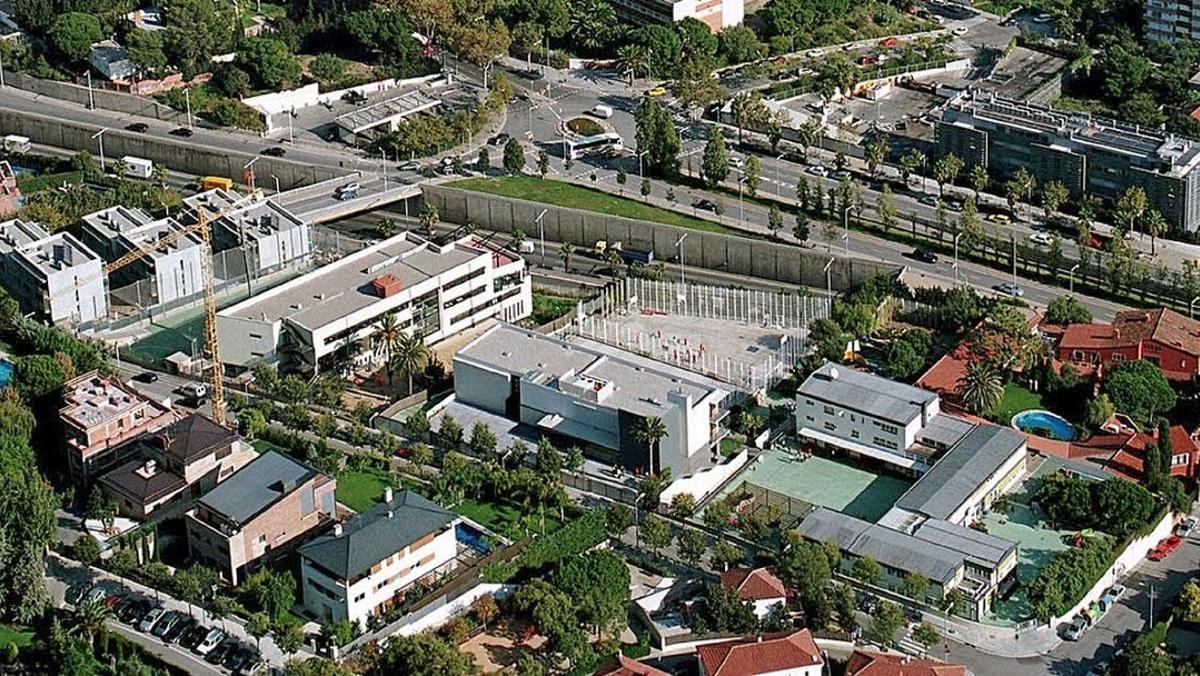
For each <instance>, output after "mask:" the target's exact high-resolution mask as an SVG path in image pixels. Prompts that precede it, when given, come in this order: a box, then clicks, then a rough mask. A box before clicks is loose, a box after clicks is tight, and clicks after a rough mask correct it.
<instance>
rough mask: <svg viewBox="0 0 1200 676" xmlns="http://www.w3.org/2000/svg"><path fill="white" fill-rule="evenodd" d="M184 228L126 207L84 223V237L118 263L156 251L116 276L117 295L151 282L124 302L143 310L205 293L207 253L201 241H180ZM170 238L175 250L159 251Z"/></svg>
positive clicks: (183, 238)
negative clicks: (161, 243)
mask: <svg viewBox="0 0 1200 676" xmlns="http://www.w3.org/2000/svg"><path fill="white" fill-rule="evenodd" d="M183 228H184V226H183V225H182V224H181V223H179V222H178V221H176V220H175V219H173V218H162V219H155V218H154V217H153V216H151V215H150V214H147V213H146V212H145V211H142V210H141V209H129V208H126V207H123V206H120V205H117V206H113V207H109V208H107V209H102V210H100V211H97V212H94V213H90V214H87V215H86V216H84V217H83V223H82V226H81V228H80V237H81V238H82V240H83V242H84V244H87V245H88V246H89V247H91V248H92V249H93V250H94V251H96V252H97V253H99V254H100V255H101V256H103V257H104V259H105V260H106V261H109V262H112V261H115V260H117V259H119V258H121V257H123V256H125V255H126V254H128V253H130V252H131V251H138V250H146V249H152V251H150V252H149V253H147V254H146V255H144V256H142V257H141V258H139V259H138V260H137V261H134V262H133V263H130V264H128V265H125V266H124V267H122V268H120V269H119V270H114V271H113V272H112V274H111V275H110V276H109V286H110V287H112V288H113V289H115V290H116V291H122V290H123V287H126V286H129V285H132V284H135V283H137V282H141V281H143V280H148V283H147V284H145V285H144V287H143V286H138V287H135V289H134V290H124V291H123V297H124V298H125V299H126V300H127V301H128V302H130V303H133V304H136V305H138V306H140V307H150V306H153V305H158V304H160V303H170V302H173V301H180V300H186V299H188V298H192V297H194V296H198V295H199V294H200V293H202V292H203V291H204V258H203V257H204V256H206V255H207V247H206V246H205V245H204V241H203V240H202V239H201V238H200V235H198V234H196V233H191V234H187V235H182V236H180V235H179V233H180V231H182V230H183ZM165 237H177V239H175V240H174V241H173V242H171V244H169V245H166V246H161V247H160V246H157V243H158V242H159V241H160V240H162V239H163V238H165Z"/></svg>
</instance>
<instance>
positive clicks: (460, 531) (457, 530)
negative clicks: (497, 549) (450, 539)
mask: <svg viewBox="0 0 1200 676" xmlns="http://www.w3.org/2000/svg"><path fill="white" fill-rule="evenodd" d="M454 537H455V538H456V539H458V541H459V542H461V543H463V544H464V545H466V546H468V547H470V548H471V549H474V550H475V551H477V552H479V553H480V554H487V553H488V552H490V551H491V550H492V545H491V544H490V543H488V541H487V540H486V539H485V536H484V534H483V533H480V532H479V531H478V530H476V529H474V528H472V527H471V526H468V525H467V524H465V523H460V524H458V525H457V526H455V527H454Z"/></svg>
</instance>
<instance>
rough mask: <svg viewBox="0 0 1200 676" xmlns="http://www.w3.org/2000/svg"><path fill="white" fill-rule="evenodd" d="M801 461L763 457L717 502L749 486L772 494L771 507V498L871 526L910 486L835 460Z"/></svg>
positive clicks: (786, 454) (783, 454)
mask: <svg viewBox="0 0 1200 676" xmlns="http://www.w3.org/2000/svg"><path fill="white" fill-rule="evenodd" d="M802 458H803V456H799V457H798V456H796V455H795V454H794V453H793V452H792V451H787V450H777V449H773V450H769V451H766V452H764V453H763V454H762V455H760V456H759V457H758V459H757V460H755V461H754V463H752V464H751V465H750V466H749V467H747V468H746V470H745V471H743V472H742V473H741V474H739V475H738V476H736V477H735V478H734V479H733V481H730V482H729V483H728V484H727V485H726V486H725V488H724V489H722V491H721V492H720V493H718V494H717V499H722V498H724V497H725V496H726V495H729V494H732V493H734V492H736V491H739V490H741V489H742V488H743V484H750V485H751V486H757V487H760V488H764V489H766V490H767V491H770V492H771V493H773V494H776V495H770V494H768V495H769V496H770V500H771V504H775V502H774V501H775V499H776V497H779V498H780V499H784V498H790V499H791V500H795V501H798V502H800V503H808V504H809V505H814V506H819V507H827V508H829V509H833V510H836V511H839V512H842V513H843V514H847V515H849V516H853V517H856V518H859V519H863V520H864V521H870V522H872V523H874V522H875V521H878V520H879V518H880V517H882V516H883V515H884V514H885V513H886V512H887V511H888V510H889V509H891V508H892V506H893V505H895V504H896V500H898V499H899V498H900V496H901V495H903V494H904V491H906V490H908V488H909V486H910V485H911V484H910V483H909V482H908V481H905V480H904V479H900V478H898V477H893V476H888V475H882V474H876V473H874V472H870V471H867V470H865V469H862V468H860V467H857V466H855V465H851V464H848V463H845V462H839V461H837V460H830V459H828V458H823V457H820V456H815V455H814V456H809V457H808V458H807V459H802ZM797 507H798V506H797ZM785 512H787V513H791V514H795V513H796V510H795V509H791V510H787V509H785Z"/></svg>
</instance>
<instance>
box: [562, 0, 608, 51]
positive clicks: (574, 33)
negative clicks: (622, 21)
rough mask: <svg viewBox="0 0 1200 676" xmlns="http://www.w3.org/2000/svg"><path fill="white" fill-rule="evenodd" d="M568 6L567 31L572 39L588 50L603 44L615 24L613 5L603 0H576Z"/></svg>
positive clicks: (595, 48)
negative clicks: (569, 11)
mask: <svg viewBox="0 0 1200 676" xmlns="http://www.w3.org/2000/svg"><path fill="white" fill-rule="evenodd" d="M570 8H571V14H570V17H569V19H568V21H569V23H568V28H567V32H568V33H569V34H570V35H571V38H572V39H573V41H574V42H575V43H576V44H578V45H579V46H580V47H582V48H584V49H585V50H589V51H594V50H597V49H599V48H600V47H602V46H604V44H605V43H606V42H607V41H608V38H609V37H610V36H611V35H612V32H613V29H614V27H616V26H617V14H616V11H615V10H614V9H613V6H612V5H610V4H609V3H607V2H604V0H576V2H572V3H571V5H570Z"/></svg>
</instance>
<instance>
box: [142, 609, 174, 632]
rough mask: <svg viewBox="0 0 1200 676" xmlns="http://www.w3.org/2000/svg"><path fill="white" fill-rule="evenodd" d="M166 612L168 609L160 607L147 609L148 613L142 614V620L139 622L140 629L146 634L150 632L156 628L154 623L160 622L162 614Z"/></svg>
mask: <svg viewBox="0 0 1200 676" xmlns="http://www.w3.org/2000/svg"><path fill="white" fill-rule="evenodd" d="M166 613H167V611H166V610H163V609H162V608H160V607H155V608H151V609H150V610H148V611H146V614H145V615H142V619H141V621H140V622H138V626H137V628H138V631H140V632H142V633H145V634H148V633H150V631H151V630H153V629H154V625H156V624H158V621H159V620H161V619H162V616H163V615H165V614H166Z"/></svg>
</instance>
